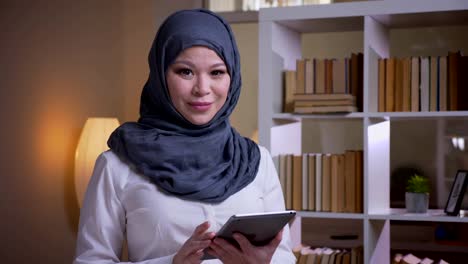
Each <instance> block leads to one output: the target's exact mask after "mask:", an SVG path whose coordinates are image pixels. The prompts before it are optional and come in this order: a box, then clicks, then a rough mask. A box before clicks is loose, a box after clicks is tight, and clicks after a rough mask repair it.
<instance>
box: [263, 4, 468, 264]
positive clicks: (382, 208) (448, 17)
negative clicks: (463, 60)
mask: <svg viewBox="0 0 468 264" xmlns="http://www.w3.org/2000/svg"><path fill="white" fill-rule="evenodd" d="M454 25H464V26H466V25H468V1H464V0H447V1H439V0H412V1H407V0H391V1H390V0H383V1H369V2H352V3H337V4H331V5H315V6H301V7H283V8H269V9H261V10H260V11H259V101H258V123H259V141H260V144H261V145H263V146H265V147H267V148H268V149H269V150H270V152H271V154H272V155H273V157H276V156H278V155H281V154H297V155H298V154H301V153H303V152H306V151H309V149H307V148H309V147H307V146H306V145H307V144H305V143H304V142H308V141H311V140H313V139H311V138H310V137H311V135H316V131H314V130H317V129H320V125H317V126H316V124H321V123H333V122H354V123H357V125H356V126H354V128H353V129H354V130H355V132H356V133H358V134H359V135H360V136H358V139H357V140H356V141H357V142H338V143H337V142H333V141H330V140H324V139H323V138H320V139H318V140H324V141H323V142H321V143H323V144H321V146H320V147H317V148H319V149H317V148H313V150H312V151H315V152H328V151H336V150H345V149H349V148H355V147H356V144H357V145H358V146H359V147H360V148H361V149H363V150H364V186H363V191H364V204H363V208H364V212H363V213H362V214H346V213H321V212H299V214H298V216H299V217H298V218H297V219H296V221H295V222H294V223H293V225H292V228H291V231H292V232H291V233H292V238H293V243H294V244H295V245H297V244H299V243H301V241H302V238H304V237H307V236H309V237H310V236H311V234H306V233H304V232H306V231H305V228H303V224H302V223H305V222H308V221H311V220H315V219H317V220H323V219H325V220H336V221H339V222H342V221H345V222H346V221H349V222H353V223H356V221H357V223H358V225H357V226H358V228H362V230H361V234H362V236H363V237H362V246H363V248H364V263H379V264H380V263H390V259H391V255H390V252H391V248H392V247H395V248H398V247H399V246H400V247H401V245H404V246H407V244H404V243H403V244H401V243H400V244H399V245H391V240H390V236H391V233H392V228H391V222H395V221H397V222H402V221H403V222H408V223H417V222H420V221H423V222H424V221H427V222H434V223H440V222H441V223H461V224H468V218H467V217H465V218H457V217H447V216H444V215H443V212H442V211H441V210H440V208H439V209H437V210H430V211H429V213H428V214H424V215H410V214H407V213H406V212H405V210H404V209H396V208H391V207H390V170H391V168H390V153H391V146H392V144H391V135H390V134H391V133H390V131H391V125H392V123H395V122H401V121H408V120H409V121H415V122H417V121H420V120H432V121H434V122H439V123H441V124H443V123H444V122H446V121H447V120H455V121H454V122H466V121H467V120H468V111H444V112H378V110H377V109H378V106H377V102H378V59H379V58H386V57H389V56H394V54H392V46H391V41H390V39H391V32H392V30H395V29H406V28H408V29H411V28H421V27H439V26H454ZM323 32H325V33H334V32H338V33H339V32H363V41H362V43H363V44H362V47H361V50H355V52H363V54H364V65H363V68H364V84H363V85H364V88H363V112H356V113H350V114H328V115H317V114H314V115H307V114H302V115H298V114H291V113H282V99H283V94H282V93H283V91H282V88H283V86H282V73H283V71H285V70H295V67H296V60H297V59H300V58H302V57H303V54H302V53H303V49H302V47H301V45H302V39H301V37H302V35H304V34H308V33H323ZM465 48H466V47H465ZM445 52H448V50H446V51H445ZM465 53H466V52H465ZM397 55H398V54H397ZM465 55H466V54H465ZM415 56H419V55H418V54H415ZM311 123H312V124H313V125H311ZM356 127H357V128H356ZM356 130H357V131H356ZM439 130H440V131H439ZM438 132H440V133H441V135H439V136H438V138H440V140H444V137H445V135H443V128H441V129H438ZM399 136H400V137H405V134H402V135H399ZM324 142H325V143H324ZM330 144H331V145H330ZM441 144H442V143H441V142H438V143H437V144H436V145H437V146H438V147H440V148H441V147H442V146H441ZM316 145H320V144H316ZM436 161H437V166H436V167H437V168H436V169H435V171H434V172H433V173H434V174H437V175H442V174H444V164H443V163H444V162H443V156H442V154H440V155H439V156H438V157H436ZM439 178H443V177H438V179H439ZM435 184H437V185H440V182H437V183H435ZM437 188H438V189H437V191H438V192H439V186H438V187H437ZM440 196H442V195H440ZM444 199H445V198H443V197H442V198H441V197H438V200H440V201H443V200H444ZM440 201H439V203H440ZM427 248H430V247H427ZM444 248H450V247H449V246H445V247H444ZM455 250H457V249H456V248H455ZM460 250H461V251H463V250H466V248H461V249H460ZM447 251H448V252H449V251H450V250H449V249H448V250H447ZM465 253H466V252H465Z"/></svg>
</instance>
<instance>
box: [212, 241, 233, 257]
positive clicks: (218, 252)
mask: <svg viewBox="0 0 468 264" xmlns="http://www.w3.org/2000/svg"><path fill="white" fill-rule="evenodd" d="M215 241H216V242H215ZM222 244H223V243H222V242H220V240H219V239H218V238H216V239H215V240H214V241H213V243H211V245H210V247H209V248H210V249H211V250H213V251H214V252H215V254H214V255H215V256H217V257H218V258H219V259H223V258H226V257H227V256H228V254H229V251H228V250H226V249H225V248H224V247H223V245H222Z"/></svg>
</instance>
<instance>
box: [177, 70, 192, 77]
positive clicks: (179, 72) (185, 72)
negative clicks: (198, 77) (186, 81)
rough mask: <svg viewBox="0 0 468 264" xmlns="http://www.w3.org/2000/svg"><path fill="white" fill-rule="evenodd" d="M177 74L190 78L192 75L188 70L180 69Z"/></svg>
mask: <svg viewBox="0 0 468 264" xmlns="http://www.w3.org/2000/svg"><path fill="white" fill-rule="evenodd" d="M177 74H180V75H183V76H190V75H193V73H192V71H191V70H190V69H180V70H178V71H177Z"/></svg>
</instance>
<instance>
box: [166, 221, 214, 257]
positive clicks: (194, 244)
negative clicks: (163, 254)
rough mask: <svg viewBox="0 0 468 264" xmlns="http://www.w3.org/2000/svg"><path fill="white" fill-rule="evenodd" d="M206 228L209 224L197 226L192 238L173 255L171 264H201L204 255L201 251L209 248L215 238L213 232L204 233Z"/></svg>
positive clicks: (204, 223)
mask: <svg viewBox="0 0 468 264" xmlns="http://www.w3.org/2000/svg"><path fill="white" fill-rule="evenodd" d="M208 228H210V223H209V222H208V221H206V222H203V223H202V224H200V225H199V226H197V228H195V231H193V234H192V236H191V237H190V238H189V239H187V241H185V243H184V244H183V245H182V247H181V248H180V250H179V252H177V254H175V256H174V258H173V260H172V263H173V264H184V263H188V264H192V263H196V264H198V263H201V258H202V257H203V254H204V252H203V250H204V249H205V248H207V247H209V246H210V244H211V240H212V239H213V238H214V236H215V233H214V232H206V231H207V230H208Z"/></svg>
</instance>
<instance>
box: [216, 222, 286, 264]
mask: <svg viewBox="0 0 468 264" xmlns="http://www.w3.org/2000/svg"><path fill="white" fill-rule="evenodd" d="M282 236H283V231H282V230H281V231H280V232H279V233H278V234H277V235H276V236H275V238H273V240H271V241H270V243H268V244H267V245H265V246H261V247H257V246H254V245H252V244H251V243H250V241H249V240H248V239H247V238H246V237H245V236H243V235H241V234H234V239H235V240H236V241H237V243H239V245H240V249H238V248H237V247H235V246H234V245H232V244H231V243H229V242H228V241H226V240H224V239H222V238H215V239H214V241H213V242H212V243H211V245H210V249H209V250H208V253H209V254H211V255H213V256H216V257H218V258H219V259H220V260H221V261H222V262H223V263H224V264H263V263H265V264H267V263H270V262H271V259H272V257H273V253H275V250H276V248H277V247H278V245H279V244H280V242H281V238H282Z"/></svg>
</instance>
